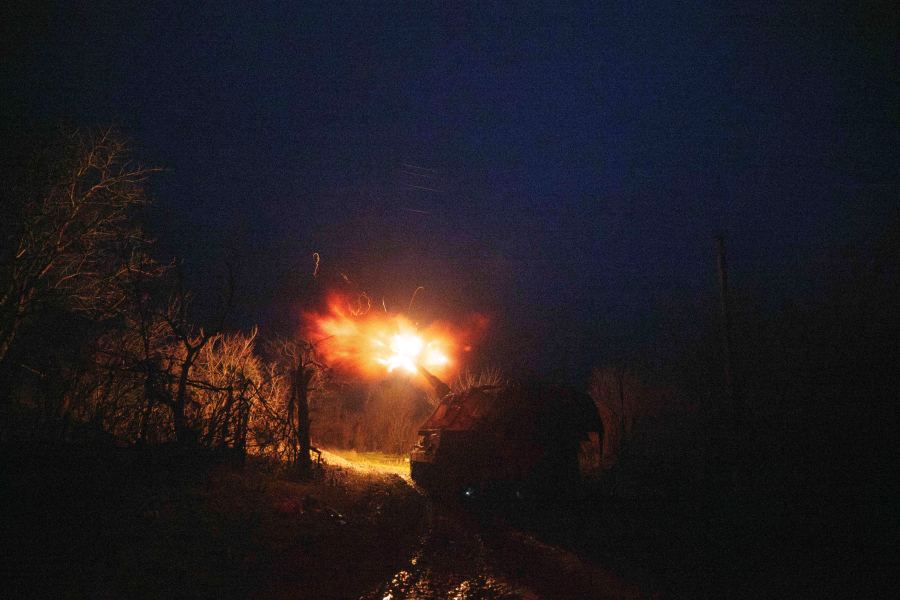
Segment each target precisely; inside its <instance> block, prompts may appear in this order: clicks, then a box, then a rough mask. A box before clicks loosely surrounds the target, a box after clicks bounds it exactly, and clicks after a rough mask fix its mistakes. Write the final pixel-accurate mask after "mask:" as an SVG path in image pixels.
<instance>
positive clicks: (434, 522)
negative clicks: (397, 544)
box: [362, 498, 640, 600]
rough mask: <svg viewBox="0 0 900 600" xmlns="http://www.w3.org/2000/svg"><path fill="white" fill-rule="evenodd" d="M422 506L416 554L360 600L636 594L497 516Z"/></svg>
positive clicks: (460, 508)
mask: <svg viewBox="0 0 900 600" xmlns="http://www.w3.org/2000/svg"><path fill="white" fill-rule="evenodd" d="M425 502H426V503H427V504H426V512H425V518H424V523H423V524H422V530H423V533H422V536H421V538H420V541H419V544H418V547H417V548H416V550H415V553H414V554H413V555H412V556H411V557H410V559H409V562H408V564H407V565H405V567H404V568H402V569H400V570H399V571H397V573H395V574H394V576H393V577H392V578H391V580H390V581H388V582H385V583H384V584H383V585H382V586H380V587H379V588H377V589H375V590H372V591H371V592H370V593H368V594H366V595H364V596H363V597H362V598H364V599H365V600H397V599H404V598H406V599H425V598H453V599H458V600H467V599H494V598H502V599H510V600H511V599H516V598H518V599H523V600H526V599H527V600H531V599H554V598H560V599H569V598H571V599H576V598H577V599H588V598H637V597H640V595H639V591H638V589H637V587H636V586H632V585H629V584H627V583H626V582H624V581H623V580H621V579H620V578H618V577H616V576H615V575H614V574H613V573H611V572H609V571H607V570H604V569H602V568H600V567H598V566H596V565H592V564H589V563H588V562H586V561H584V560H582V559H581V558H579V557H578V556H576V555H575V554H573V553H571V552H569V551H567V550H564V549H562V548H558V547H555V546H552V545H549V544H545V543H543V542H541V541H539V540H538V539H536V538H534V537H533V536H531V535H530V534H527V533H524V532H522V531H518V530H516V529H515V528H513V527H511V526H509V525H508V524H507V523H506V522H505V521H504V519H503V518H502V517H500V516H497V515H484V514H483V513H480V512H478V511H472V510H469V509H467V508H466V507H463V506H459V505H457V504H455V503H448V502H440V501H436V500H432V499H430V498H425Z"/></svg>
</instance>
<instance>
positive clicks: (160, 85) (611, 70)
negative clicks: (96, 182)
mask: <svg viewBox="0 0 900 600" xmlns="http://www.w3.org/2000/svg"><path fill="white" fill-rule="evenodd" d="M88 4H89V5H91V6H90V7H86V5H88ZM149 4H153V3H147V2H140V3H128V2H111V3H101V2H90V3H75V2H73V3H68V4H65V3H64V4H63V5H60V6H54V5H44V6H37V7H36V6H35V3H28V5H27V6H28V8H27V9H26V8H20V9H16V8H6V9H4V11H5V14H4V16H3V19H2V20H3V21H4V25H3V28H4V30H6V33H4V35H3V39H4V42H3V44H4V51H3V53H4V59H3V61H2V67H0V69H2V71H0V72H2V78H3V79H2V95H3V102H2V108H0V111H2V113H0V114H2V118H3V126H4V128H6V129H7V131H8V130H9V129H8V128H12V129H14V130H18V131H21V130H26V129H27V128H28V127H31V126H33V125H45V124H48V123H54V122H65V123H74V124H77V125H89V124H105V123H113V124H117V125H119V126H120V127H121V128H122V130H123V131H124V132H125V133H126V135H127V136H129V137H130V138H131V139H133V140H134V141H135V142H136V147H137V148H138V151H139V152H138V153H139V155H140V156H141V157H142V158H143V160H144V161H145V162H147V163H152V164H157V165H161V166H163V167H165V168H166V172H165V173H164V174H162V175H160V176H159V177H158V178H157V179H156V180H155V181H154V184H153V196H154V199H155V203H156V205H155V213H154V215H153V223H152V226H153V229H154V232H155V233H156V235H157V236H158V238H159V240H160V249H161V251H162V252H169V253H173V254H177V255H180V256H183V257H184V259H185V262H186V264H187V265H188V272H189V275H190V277H191V278H192V280H193V281H194V285H195V287H196V288H197V289H198V290H199V293H200V294H201V296H202V295H203V294H207V295H211V294H213V290H214V288H215V286H216V285H217V282H218V281H220V280H221V274H222V272H223V271H224V266H223V265H224V264H225V262H226V261H227V262H230V263H233V264H234V268H235V269H236V273H237V276H238V290H237V293H238V296H239V298H238V304H237V307H236V312H235V316H234V325H235V326H247V325H250V324H252V323H260V324H262V325H263V326H267V327H269V328H270V329H279V328H281V329H282V330H285V329H286V328H289V327H292V326H295V324H296V318H297V315H298V312H299V309H300V308H302V307H311V306H315V305H317V303H319V302H320V301H321V300H322V297H323V293H324V291H325V289H327V288H328V287H330V286H333V287H341V285H343V284H341V281H342V280H341V278H340V276H339V273H344V274H346V275H347V276H348V277H349V278H350V279H351V280H352V282H353V286H354V287H348V286H346V285H343V288H342V289H346V290H348V291H349V290H359V291H367V292H368V293H369V294H370V295H372V296H373V297H374V298H377V299H381V298H384V300H385V303H386V304H387V305H388V307H389V308H401V307H404V306H406V304H407V303H408V302H409V298H410V297H411V295H412V293H413V290H415V288H416V287H417V286H419V285H421V286H424V288H425V291H424V292H423V293H420V294H419V296H418V298H417V302H416V306H415V307H414V316H415V317H417V318H419V319H421V320H423V321H424V320H428V319H431V318H438V317H439V318H447V319H461V318H463V317H464V316H465V315H468V314H470V313H472V312H476V311H477V312H481V313H484V314H486V315H487V316H488V317H489V318H490V319H491V329H490V330H489V334H488V338H487V339H485V340H484V341H483V343H482V345H481V348H482V352H481V354H479V361H481V362H485V363H493V364H501V365H504V366H509V367H510V368H516V367H519V368H526V369H528V368H533V367H535V365H538V366H537V369H536V370H537V372H539V373H541V374H542V375H545V376H552V377H561V378H568V379H571V380H581V379H583V377H584V375H585V373H586V370H587V368H588V367H589V366H590V365H591V364H593V363H597V362H601V361H602V360H605V359H606V358H608V357H610V356H612V355H614V354H615V353H616V352H619V351H622V349H623V348H624V347H626V346H628V345H629V344H633V343H636V342H635V340H644V341H646V340H653V339H654V336H655V333H654V331H653V325H652V323H656V322H658V319H657V318H656V317H654V315H657V316H658V315H659V313H660V312H661V311H665V310H667V309H666V308H665V307H669V306H673V305H678V306H683V307H691V306H695V305H706V304H708V303H711V302H715V293H716V289H715V271H714V268H715V256H714V243H713V236H714V235H715V234H717V233H724V234H725V236H726V238H727V241H728V247H729V254H730V258H731V265H732V279H733V281H734V282H735V285H736V286H738V287H739V288H746V289H748V290H754V293H755V294H756V295H757V296H759V297H762V298H764V299H766V300H767V301H768V300H772V299H776V298H781V297H783V296H790V295H792V294H803V293H807V292H809V290H811V289H812V284H811V283H809V282H810V281H811V280H812V279H814V277H813V276H812V275H811V273H812V272H814V271H815V269H816V267H817V265H819V266H821V264H823V257H824V256H826V255H828V254H829V253H830V252H832V251H833V250H834V249H835V248H841V247H842V246H846V245H852V246H864V245H865V244H866V243H868V241H869V240H871V239H873V238H874V237H876V236H878V235H879V234H880V232H881V231H882V230H883V229H884V227H885V220H886V219H887V218H888V217H889V216H890V215H892V214H894V212H895V210H896V204H897V202H896V198H897V196H898V177H897V148H898V147H900V140H898V132H900V128H898V119H897V100H898V93H897V92H898V77H897V73H898V70H897V66H898V65H897V56H898V55H897V31H898V28H897V12H896V11H895V10H894V9H893V8H891V6H890V5H891V3H887V2H885V3H881V4H870V3H865V2H861V3H856V2H854V3H848V7H850V6H852V8H836V7H834V6H830V7H828V8H824V7H819V8H815V7H810V6H806V5H807V4H824V3H806V2H801V3H787V5H783V6H782V5H780V4H781V3H779V6H777V7H772V8H760V7H759V6H758V4H760V3H757V2H745V3H720V2H710V3H708V5H703V4H695V3H673V2H650V3H643V2H624V3H605V2H603V3H600V2H594V3H588V4H586V5H584V6H579V7H569V8H559V7H556V6H555V5H556V4H557V3H548V4H547V6H546V7H544V8H538V3H533V2H529V3H520V4H511V3H479V4H478V5H477V7H476V6H475V5H471V6H467V5H464V4H462V3H447V4H446V5H444V6H441V5H433V6H431V5H426V4H425V3H418V2H417V3H408V4H400V3H393V2H392V3H368V2H366V3H363V2H352V3H346V4H342V3H338V2H324V3H318V2H313V3H301V2H289V3H265V7H262V6H255V5H256V4H262V3H252V4H254V6H252V7H251V6H250V4H251V3H243V2H240V3H235V2H227V1H219V2H215V3H209V4H208V5H205V6H202V7H194V6H192V5H194V4H195V3H171V6H168V7H163V6H157V7H150V6H148V5H149ZM197 4H199V3H197ZM564 4H569V3H564ZM725 4H728V6H725ZM828 4H829V5H831V3H828ZM189 5H190V6H189ZM313 252H319V253H320V254H321V256H322V274H321V276H320V278H318V279H316V280H313V279H312V277H311V275H312V269H313V259H312V253H313ZM688 310H689V309H688ZM655 319H656V320H655ZM474 366H477V365H474Z"/></svg>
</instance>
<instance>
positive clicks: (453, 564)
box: [0, 447, 888, 600]
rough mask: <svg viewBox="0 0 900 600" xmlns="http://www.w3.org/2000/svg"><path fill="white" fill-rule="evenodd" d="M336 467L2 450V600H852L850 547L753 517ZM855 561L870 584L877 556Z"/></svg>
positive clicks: (366, 466)
mask: <svg viewBox="0 0 900 600" xmlns="http://www.w3.org/2000/svg"><path fill="white" fill-rule="evenodd" d="M327 456H328V458H329V459H330V460H331V461H332V464H331V465H326V466H325V467H324V468H323V469H322V470H321V471H320V472H319V473H318V475H317V477H315V478H314V479H313V480H298V479H296V478H291V477H289V476H286V475H284V474H277V473H272V472H267V471H265V470H261V469H259V468H257V467H255V466H253V465H247V466H244V467H237V466H235V465H224V464H218V465H216V464H213V462H212V461H210V460H208V459H201V458H197V457H193V458H191V459H185V458H183V457H179V456H177V455H170V456H166V455H161V454H159V453H152V454H151V453H148V452H146V451H143V452H142V451H138V450H134V449H104V450H90V449H84V448H81V449H78V448H71V447H67V448H56V449H47V448H43V449H41V450H40V451H36V450H23V449H16V450H10V449H6V451H5V452H4V455H3V470H2V477H3V479H2V485H0V493H2V494H3V497H2V504H3V507H4V508H3V519H2V527H3V530H2V544H3V547H2V567H0V569H2V575H3V579H4V580H5V584H4V588H3V597H5V598H161V597H175V598H323V599H325V598H365V599H367V600H368V599H390V600H395V599H398V598H418V599H423V598H458V599H460V600H464V599H488V598H503V599H509V600H511V599H515V598H520V599H535V598H542V599H554V598H560V599H568V598H573V599H574V598H635V597H664V598H669V597H681V598H698V597H723V596H725V597H760V596H768V597H807V596H808V595H809V594H810V593H811V592H812V590H814V589H815V590H822V591H824V592H826V593H825V595H827V596H834V595H838V596H841V595H843V594H841V593H840V591H839V588H836V587H835V582H837V584H839V583H840V581H841V580H842V579H844V577H843V575H844V574H846V573H847V571H846V570H836V569H833V568H831V567H830V566H829V564H830V563H829V562H826V561H823V560H821V557H822V556H827V555H828V554H829V553H832V554H833V553H838V552H841V549H842V548H843V545H841V544H835V545H834V547H833V548H832V547H827V546H826V547H825V548H824V549H823V548H822V547H821V545H814V544H813V543H812V541H811V540H806V541H804V539H803V538H800V537H798V536H791V535H790V533H789V531H788V530H787V529H786V528H785V527H762V526H761V524H760V522H759V521H758V520H757V519H758V510H757V509H753V510H748V507H741V506H731V507H726V506H723V505H721V504H720V503H718V502H716V501H714V500H710V501H709V502H708V503H707V504H705V505H704V504H692V505H683V504H678V503H671V502H666V503H652V502H651V503H641V502H637V501H634V500H628V501H625V500H615V499H612V498H602V497H592V496H589V495H588V496H582V497H567V498H556V499H543V500H541V501H536V502H524V503H521V502H518V503H517V502H512V503H510V502H509V501H501V502H495V501H494V500H493V499H484V498H476V499H474V500H473V499H460V498H450V499H447V498H442V499H437V500H435V499H430V498H429V497H428V496H427V495H425V494H423V493H422V492H421V491H420V490H418V489H416V488H415V486H413V485H412V484H411V482H410V481H409V480H408V479H406V478H404V477H402V476H401V474H402V473H404V472H405V468H406V466H405V465H403V464H402V463H400V464H393V465H391V464H387V465H386V464H385V463H384V461H381V462H378V463H372V462H371V461H368V462H367V461H366V460H365V459H364V458H362V457H359V456H355V455H354V456H351V457H349V458H347V457H341V456H336V455H327ZM766 522H768V523H775V522H778V517H777V516H772V515H770V516H768V517H766ZM784 522H788V521H784ZM786 540H791V541H786ZM826 551H827V552H826ZM851 556H856V559H855V560H856V563H860V565H861V566H866V565H868V566H869V567H871V564H872V559H871V558H869V556H871V555H865V554H861V553H856V554H855V555H851ZM879 556H881V555H880V554H879V555H875V558H878V557H879ZM879 560H882V561H887V560H888V558H887V556H886V555H885V556H882V557H881V558H880V559H879ZM860 561H862V562H860ZM856 563H854V562H853V561H849V562H848V561H847V560H844V561H843V563H842V564H844V565H845V566H846V565H853V564H856ZM882 570H884V569H882ZM866 583H867V582H866V581H858V582H857V584H855V585H854V589H856V590H857V591H859V590H861V589H863V588H864V587H865V584H866ZM860 585H862V586H863V587H860ZM827 592H830V593H827ZM816 595H819V594H818V593H817V594H816ZM875 596H877V594H875Z"/></svg>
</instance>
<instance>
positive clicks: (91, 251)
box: [0, 130, 158, 363]
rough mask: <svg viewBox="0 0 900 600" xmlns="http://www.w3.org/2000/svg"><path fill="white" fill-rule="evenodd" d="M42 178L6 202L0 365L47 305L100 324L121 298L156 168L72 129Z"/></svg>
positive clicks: (121, 145)
mask: <svg viewBox="0 0 900 600" xmlns="http://www.w3.org/2000/svg"><path fill="white" fill-rule="evenodd" d="M64 146H65V151H64V152H63V155H64V157H63V158H62V159H61V160H60V162H59V164H56V165H47V166H46V169H45V173H44V174H42V175H34V177H47V180H46V181H32V182H29V185H27V186H25V187H23V188H22V189H24V190H34V191H32V192H21V194H22V195H21V196H18V197H15V198H12V202H13V203H14V204H15V205H16V207H15V209H13V210H12V212H14V215H13V217H14V219H15V225H13V226H9V225H7V227H6V228H5V229H6V231H4V233H5V234H6V235H5V236H4V237H5V238H6V239H4V240H3V248H2V255H0V363H3V362H4V361H5V360H6V358H7V356H8V354H9V350H10V347H11V346H12V344H13V342H14V341H15V339H16V336H17V334H18V333H19V332H20V330H21V328H22V325H23V324H24V323H25V322H26V321H27V320H28V319H29V318H31V317H32V316H33V315H34V314H35V313H37V312H39V311H40V309H41V308H42V307H44V306H45V305H47V304H56V305H60V306H64V307H65V308H67V309H69V310H75V311H80V312H85V313H88V314H89V315H91V316H92V317H93V318H97V319H102V318H105V317H108V316H110V315H111V314H114V313H115V312H116V310H117V308H118V307H119V306H120V304H121V303H122V302H123V301H124V299H125V297H124V287H123V286H122V285H120V283H121V280H122V278H124V277H125V276H126V275H127V274H128V271H129V263H130V261H131V259H132V257H133V255H134V253H135V252H138V251H139V249H140V248H141V247H143V246H145V245H146V244H147V243H148V240H147V239H146V237H145V236H144V235H143V233H142V232H141V230H140V228H139V227H137V226H136V225H135V221H134V219H133V213H134V212H135V210H136V209H138V208H139V207H140V206H142V205H144V204H145V203H146V202H147V198H146V194H145V186H146V181H147V177H148V176H149V175H150V174H151V173H153V172H154V171H157V170H158V169H151V168H146V167H142V166H140V165H136V164H134V163H133V162H132V160H131V157H130V153H129V149H128V146H127V145H126V144H125V142H123V141H122V140H121V139H120V138H119V137H118V135H117V134H116V132H114V131H113V130H103V131H100V132H97V133H92V134H91V133H81V132H76V133H74V134H71V135H70V136H68V138H67V139H66V140H65V142H64Z"/></svg>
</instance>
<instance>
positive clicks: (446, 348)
mask: <svg viewBox="0 0 900 600" xmlns="http://www.w3.org/2000/svg"><path fill="white" fill-rule="evenodd" d="M360 306H362V309H364V310H361V309H360ZM370 306H371V305H370V303H369V302H365V303H360V302H359V301H358V300H353V301H348V300H347V299H345V298H343V297H341V296H336V295H335V296H332V297H331V300H330V302H329V304H328V311H327V312H326V313H325V314H319V313H309V314H306V315H305V320H306V323H307V331H306V332H305V333H306V336H307V337H308V339H310V340H311V341H313V342H316V341H319V340H321V341H319V343H318V345H317V347H318V348H319V350H320V352H321V353H322V354H323V355H324V358H325V359H326V361H328V362H329V363H330V364H332V365H334V366H338V367H343V368H349V369H352V370H354V371H357V372H361V373H362V374H364V375H368V376H372V377H377V376H383V375H384V374H385V373H393V372H405V373H411V374H412V373H416V372H417V366H422V367H425V368H426V369H428V370H429V371H430V372H432V373H434V374H436V375H439V376H447V375H450V374H451V373H450V372H451V371H453V370H455V369H456V365H457V362H458V357H459V353H460V351H468V350H469V348H470V346H468V345H467V344H466V343H464V342H465V341H466V340H465V338H466V337H469V336H470V335H471V334H472V333H473V332H475V330H478V329H481V328H483V327H484V325H485V323H486V320H485V319H484V318H483V317H476V319H475V324H474V325H473V326H472V327H470V328H469V329H470V330H471V331H468V332H465V333H464V332H461V331H460V330H458V329H455V328H451V327H449V326H447V325H445V324H441V323H432V324H430V325H428V326H427V327H421V328H420V327H417V326H416V325H415V324H414V323H413V322H412V321H410V320H409V319H408V318H406V317H405V316H403V315H401V314H390V313H387V312H381V311H379V310H376V309H371V308H370Z"/></svg>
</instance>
